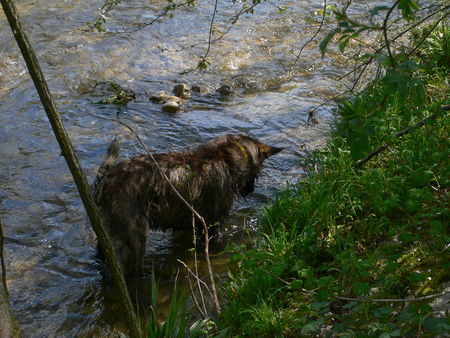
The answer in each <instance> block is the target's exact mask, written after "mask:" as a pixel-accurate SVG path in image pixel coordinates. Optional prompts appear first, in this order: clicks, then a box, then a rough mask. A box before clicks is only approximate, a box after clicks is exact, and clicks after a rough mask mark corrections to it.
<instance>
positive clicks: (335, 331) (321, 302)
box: [218, 25, 450, 337]
mask: <svg viewBox="0 0 450 338" xmlns="http://www.w3.org/2000/svg"><path fill="white" fill-rule="evenodd" d="M449 38H450V35H449V29H448V27H445V26H443V25H441V26H440V28H439V29H438V30H437V31H436V32H435V33H433V34H431V35H430V36H429V37H428V39H427V40H426V41H425V43H424V44H423V45H422V47H421V48H420V49H419V50H418V51H416V53H415V56H414V58H411V59H406V60H404V62H402V63H401V64H399V65H398V66H397V67H396V68H395V69H390V70H388V71H387V72H386V74H385V75H384V76H383V77H382V78H380V79H378V80H375V81H373V82H372V83H371V84H370V85H369V86H368V87H367V88H366V89H365V90H364V91H363V92H361V93H359V94H357V95H355V96H354V97H352V98H349V99H347V100H346V101H344V102H342V103H341V104H340V106H339V109H338V122H337V124H336V126H335V129H334V131H333V132H332V135H331V138H330V140H329V142H328V145H327V146H326V147H325V148H324V149H322V150H320V151H316V152H315V153H314V155H313V156H312V158H311V159H310V160H309V167H308V169H309V175H308V177H307V178H306V179H305V180H303V181H302V182H300V183H299V184H298V185H297V186H292V187H290V188H288V189H286V190H284V191H281V192H280V193H279V195H278V197H277V199H276V200H275V202H274V203H273V204H272V205H270V206H268V207H267V208H266V210H265V211H264V215H263V229H262V232H263V234H262V235H261V236H260V238H259V240H258V242H257V244H256V246H255V247H254V248H250V249H242V247H235V248H233V253H234V255H233V260H234V262H235V263H236V270H235V272H234V273H233V274H232V277H231V281H230V282H229V283H228V284H227V286H226V287H225V291H224V295H225V298H226V306H225V308H224V309H223V312H222V314H221V316H220V318H219V320H218V323H219V326H220V327H222V328H228V334H229V335H230V336H236V335H239V336H251V337H254V336H257V335H258V336H264V337H275V336H276V337H280V336H295V337H298V336H315V335H320V336H325V335H330V336H335V335H345V336H376V337H381V336H382V337H390V336H421V337H431V336H436V335H439V334H444V333H445V332H448V330H449V328H450V326H449V322H448V319H446V318H445V313H444V312H445V308H446V310H447V311H448V304H447V305H445V304H442V299H443V297H444V295H443V294H445V292H446V291H445V288H446V287H447V292H448V286H449V281H450V274H449V271H450V265H449V262H450V255H449V247H448V243H449V238H450V237H449V227H448V217H449V212H448V187H449V178H450V171H449V163H448V155H449V153H448V151H449V149H450V148H449V125H450V118H449V113H448V104H449V101H448V88H449V83H448V78H449V73H450V65H449V61H448V60H449V55H450V54H449V51H450V49H449V45H450V39H449ZM372 155H373V156H372ZM439 302H440V303H441V307H439V306H438V305H437V303H439Z"/></svg>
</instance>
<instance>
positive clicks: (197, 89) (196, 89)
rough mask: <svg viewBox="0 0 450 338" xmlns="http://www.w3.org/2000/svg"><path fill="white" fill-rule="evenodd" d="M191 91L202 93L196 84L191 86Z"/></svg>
mask: <svg viewBox="0 0 450 338" xmlns="http://www.w3.org/2000/svg"><path fill="white" fill-rule="evenodd" d="M191 89H192V91H193V92H194V93H201V92H202V88H200V86H199V85H197V84H195V85H193V86H192V88H191Z"/></svg>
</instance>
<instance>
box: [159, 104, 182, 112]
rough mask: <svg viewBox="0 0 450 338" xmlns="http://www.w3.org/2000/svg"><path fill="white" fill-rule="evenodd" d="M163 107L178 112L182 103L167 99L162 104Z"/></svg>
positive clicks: (165, 109) (166, 110)
mask: <svg viewBox="0 0 450 338" xmlns="http://www.w3.org/2000/svg"><path fill="white" fill-rule="evenodd" d="M161 108H162V110H163V111H165V112H167V113H176V112H177V111H179V110H180V104H179V103H178V102H175V101H167V102H165V103H164V104H163V105H162V107H161Z"/></svg>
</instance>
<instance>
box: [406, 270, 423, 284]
mask: <svg viewBox="0 0 450 338" xmlns="http://www.w3.org/2000/svg"><path fill="white" fill-rule="evenodd" d="M406 278H407V279H408V280H409V281H410V282H411V283H419V282H423V281H425V279H426V277H425V275H424V274H423V273H420V272H411V273H410V274H409V275H408V277H406Z"/></svg>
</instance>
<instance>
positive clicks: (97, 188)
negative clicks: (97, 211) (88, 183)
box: [92, 136, 121, 200]
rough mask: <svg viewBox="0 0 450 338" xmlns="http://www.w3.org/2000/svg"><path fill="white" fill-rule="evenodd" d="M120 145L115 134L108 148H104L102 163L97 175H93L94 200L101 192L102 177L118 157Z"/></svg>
mask: <svg viewBox="0 0 450 338" xmlns="http://www.w3.org/2000/svg"><path fill="white" fill-rule="evenodd" d="M120 145H121V143H120V139H119V138H118V137H117V136H116V137H114V140H113V141H112V142H111V143H110V144H109V146H108V150H106V154H105V157H104V159H103V162H102V164H100V167H99V168H98V171H97V176H96V177H95V180H94V183H92V192H93V194H94V197H95V199H96V200H97V198H98V196H99V195H100V192H101V185H102V180H103V177H105V175H106V174H107V173H108V171H109V169H111V167H112V166H113V165H114V163H115V162H116V161H117V159H118V158H119V155H120Z"/></svg>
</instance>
